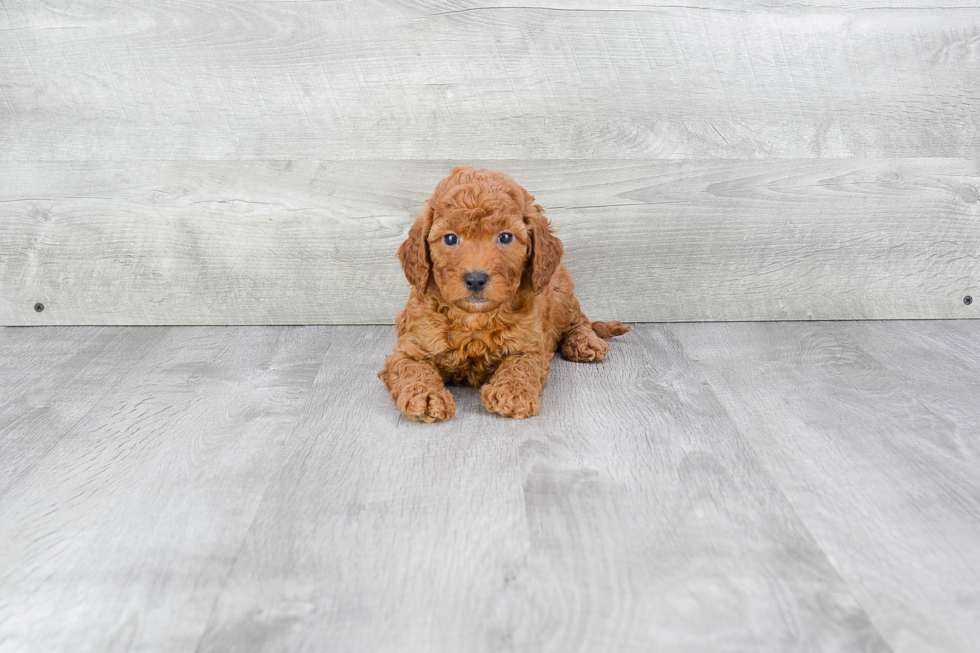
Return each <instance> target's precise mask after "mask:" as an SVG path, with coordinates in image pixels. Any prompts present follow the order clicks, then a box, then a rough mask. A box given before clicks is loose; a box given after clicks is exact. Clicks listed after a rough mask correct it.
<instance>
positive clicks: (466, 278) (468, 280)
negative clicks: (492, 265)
mask: <svg viewBox="0 0 980 653" xmlns="http://www.w3.org/2000/svg"><path fill="white" fill-rule="evenodd" d="M487 281H490V275H488V274H487V273H486V272H467V273H466V274H464V275H463V283H465V284H466V287H467V288H469V289H470V292H480V291H481V290H483V287H484V286H486V285H487Z"/></svg>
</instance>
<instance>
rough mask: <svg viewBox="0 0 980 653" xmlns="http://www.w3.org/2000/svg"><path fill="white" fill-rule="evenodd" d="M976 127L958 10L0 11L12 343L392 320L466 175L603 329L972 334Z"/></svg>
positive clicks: (972, 54)
mask: <svg viewBox="0 0 980 653" xmlns="http://www.w3.org/2000/svg"><path fill="white" fill-rule="evenodd" d="M978 107H980V6H976V5H973V6H970V3H962V2H960V1H959V0H955V1H954V0H935V1H932V2H929V3H928V4H927V5H926V6H924V5H923V4H921V3H912V2H908V1H907V0H874V1H873V2H871V1H868V0H856V1H854V2H849V1H846V0H845V1H841V0H826V1H825V0H805V1H804V2H796V1H794V2H782V1H781V0H777V1H776V2H771V3H765V4H763V3H755V2H732V1H731V0H695V1H693V2H690V3H687V4H676V3H674V2H671V3H658V1H657V0H653V1H652V2H651V1H646V2H644V3H643V4H633V3H631V2H625V1H624V2H611V1H607V0H569V1H568V2H544V3H537V4H535V5H534V6H528V5H524V4H520V3H516V2H510V1H509V0H503V1H501V0H493V2H489V1H484V2H481V1H478V0H431V1H422V2H381V3H379V2H371V1H361V0H358V1H354V2H347V1H343V0H340V1H337V2H313V1H297V2H285V1H283V2H278V1H273V0H258V1H239V2H215V1H208V0H201V1H198V2H165V3H150V2H146V3H142V2H120V1H117V0H90V1H85V0H81V1H72V2H67V1H64V2H58V1H53V0H52V1H47V2H41V1H26V0H24V1H18V0H0V323H2V324H11V325H28V324H294V323H387V322H391V321H392V320H393V318H394V316H395V314H396V313H397V311H398V310H399V308H400V307H401V306H402V305H403V303H404V301H405V298H406V296H407V283H406V282H405V280H404V278H403V277H402V275H401V273H400V270H399V269H398V266H397V262H396V260H395V259H394V253H395V250H396V248H397V246H398V244H399V242H400V241H401V240H402V239H403V238H404V235H405V234H406V232H407V229H408V226H409V224H410V223H411V221H412V219H413V218H414V215H415V213H416V211H417V209H418V206H419V204H420V203H421V201H422V200H423V199H425V198H426V197H427V196H428V195H429V194H430V192H431V189H432V187H433V186H434V185H435V183H436V182H437V181H438V180H439V179H440V178H441V177H442V176H444V175H445V173H446V172H447V171H448V169H449V168H450V167H451V166H452V165H456V164H476V165H482V166H486V167H492V168H496V169H501V170H505V171H507V172H509V173H511V174H513V175H514V176H515V178H516V179H517V180H518V181H519V182H521V183H522V184H523V185H524V186H526V187H527V188H528V189H529V190H530V191H531V192H532V193H533V194H535V195H536V196H537V198H538V201H539V202H541V203H542V204H543V205H544V206H545V208H546V210H547V212H548V214H549V216H550V217H551V218H552V219H553V220H554V221H555V222H556V223H557V224H558V225H559V227H560V228H561V235H562V238H563V240H564V241H565V244H566V249H567V259H566V262H567V264H568V266H569V268H570V270H571V271H572V273H573V276H574V278H575V280H576V283H577V285H578V289H579V294H580V297H581V299H582V303H583V305H584V307H585V309H586V310H587V312H588V313H589V314H590V315H591V316H593V317H594V318H596V319H601V318H608V319H612V318H615V319H623V320H631V321H646V320H650V321H685V320H766V319H862V318H951V317H977V316H978V314H980V264H978V258H980V228H978V227H980V202H978V194H980V109H978ZM967 295H970V296H976V297H977V299H978V301H977V302H974V303H973V304H971V305H967V304H966V303H965V302H964V297H965V296H967ZM39 302H40V303H43V304H44V306H45V309H44V311H43V312H36V311H35V308H34V306H35V304H37V303H39Z"/></svg>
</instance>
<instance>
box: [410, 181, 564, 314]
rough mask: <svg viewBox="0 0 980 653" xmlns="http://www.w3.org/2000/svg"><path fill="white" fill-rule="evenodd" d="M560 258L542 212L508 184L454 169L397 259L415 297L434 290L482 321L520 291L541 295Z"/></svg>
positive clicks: (515, 186)
mask: <svg viewBox="0 0 980 653" xmlns="http://www.w3.org/2000/svg"><path fill="white" fill-rule="evenodd" d="M562 252H563V248H562V244H561V241H560V240H558V239H557V238H556V237H555V236H554V233H553V232H552V228H551V225H550V223H549V222H548V220H547V219H546V218H545V217H544V214H543V212H542V209H541V207H540V206H539V205H537V204H535V203H534V197H533V196H531V195H530V194H528V192H527V191H526V190H524V189H523V188H522V187H521V186H519V185H518V184H517V183H516V182H515V181H514V180H513V179H511V178H510V177H509V176H508V175H505V174H504V173H502V172H495V171H493V170H476V169H475V168H471V167H460V168H453V170H452V171H451V172H450V174H449V176H448V177H446V178H445V179H443V180H442V181H441V182H439V184H438V186H436V190H435V193H433V195H432V197H431V198H430V199H428V200H426V201H425V202H424V203H423V204H422V211H421V212H420V213H419V216H418V218H416V220H415V223H414V224H413V225H412V228H411V229H409V232H408V238H406V240H405V242H403V243H402V245H401V247H399V248H398V258H399V260H400V261H401V264H402V269H403V270H404V271H405V277H406V278H407V279H408V282H409V283H410V284H412V285H413V286H415V288H416V289H417V290H418V291H419V292H429V291H430V289H431V287H432V285H433V284H434V285H435V287H436V290H438V292H439V295H440V296H441V297H442V299H443V300H444V301H445V302H447V303H449V304H452V305H453V306H456V307H457V308H459V309H461V310H463V311H467V312H469V313H485V312H489V311H492V310H494V309H496V308H498V307H499V306H501V305H502V304H505V303H507V302H508V301H509V300H510V299H511V298H513V297H514V295H515V294H516V293H517V291H518V290H519V289H520V288H521V287H522V286H523V285H526V287H527V288H528V289H529V290H530V291H531V292H533V293H540V292H542V291H543V290H544V288H545V287H546V286H547V285H548V282H549V280H550V279H551V276H552V274H554V271H555V269H556V268H557V267H558V265H559V263H560V261H561V257H562Z"/></svg>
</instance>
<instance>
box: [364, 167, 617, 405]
mask: <svg viewBox="0 0 980 653" xmlns="http://www.w3.org/2000/svg"><path fill="white" fill-rule="evenodd" d="M563 252H564V250H563V248H562V244H561V241H560V240H558V238H556V237H555V235H554V233H553V230H552V227H551V224H550V223H549V222H548V220H547V219H546V218H545V217H544V214H543V212H542V208H541V207H540V206H539V205H537V204H535V203H534V197H532V196H531V195H529V194H528V192H527V191H526V190H524V189H523V188H522V187H521V186H519V185H518V184H517V183H516V182H515V181H514V180H513V179H511V178H510V177H509V176H508V175H505V174H503V173H501V172H494V171H492V170H476V169H474V168H471V167H462V168H453V170H452V171H451V172H450V174H449V176H448V177H446V178H445V179H443V180H442V181H441V182H439V184H438V186H436V189H435V192H434V193H433V194H432V197H431V198H429V199H428V200H426V201H425V202H424V204H423V206H422V211H421V213H420V214H419V216H418V218H417V219H416V220H415V224H413V225H412V228H411V229H410V230H409V232H408V239H407V240H405V242H404V243H402V245H401V247H400V248H399V249H398V258H399V259H400V260H401V264H402V268H403V269H404V271H405V276H406V277H407V278H408V282H409V283H410V284H411V285H412V290H411V295H410V297H409V300H408V304H407V305H406V306H405V310H403V311H402V312H401V313H400V314H399V315H398V319H397V320H396V321H395V325H396V329H397V332H398V344H397V345H396V346H395V351H394V352H393V353H392V354H391V355H390V356H388V357H387V358H386V359H385V364H384V368H382V370H381V371H380V372H379V373H378V377H379V378H380V379H381V380H382V381H383V382H384V384H385V386H386V387H387V388H388V390H390V391H391V397H392V399H394V400H395V403H396V404H397V405H398V409H399V410H400V411H401V412H403V413H404V414H405V415H407V416H408V417H411V418H412V419H416V420H421V421H423V422H434V421H438V420H447V419H450V418H451V417H452V416H453V414H454V413H455V412H456V405H455V403H454V402H453V396H452V394H451V393H450V392H449V391H448V390H447V389H446V383H454V384H463V383H468V384H470V385H472V386H475V387H478V388H481V390H480V398H481V399H482V401H483V405H484V406H485V407H486V408H487V410H490V411H492V412H494V413H499V414H500V415H504V416H507V417H517V418H521V417H531V416H532V415H537V413H538V411H539V410H540V408H541V393H542V390H543V388H544V384H545V382H546V381H547V379H548V373H549V372H550V371H551V364H550V361H551V357H552V356H553V355H554V353H555V350H556V349H557V348H558V347H559V346H560V347H561V353H562V355H563V356H564V357H565V358H567V359H569V360H572V361H600V360H602V359H603V358H604V357H605V355H606V354H608V353H609V345H607V344H606V343H605V342H603V341H602V340H601V338H610V337H612V336H618V335H620V334H623V333H626V332H627V331H630V327H628V326H624V325H623V324H622V322H591V323H590V322H589V319H588V318H587V317H586V316H585V314H584V313H582V310H581V309H580V308H579V303H578V300H577V299H576V298H575V294H574V292H573V286H572V279H571V277H570V276H569V274H568V271H567V270H566V269H565V266H564V265H562V263H561V257H562V254H563Z"/></svg>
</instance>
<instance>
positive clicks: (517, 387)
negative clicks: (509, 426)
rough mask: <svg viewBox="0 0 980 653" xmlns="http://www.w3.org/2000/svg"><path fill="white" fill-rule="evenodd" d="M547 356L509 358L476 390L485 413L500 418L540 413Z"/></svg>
mask: <svg viewBox="0 0 980 653" xmlns="http://www.w3.org/2000/svg"><path fill="white" fill-rule="evenodd" d="M550 360H551V354H544V353H528V354H513V355H511V356H508V357H507V358H505V359H504V360H503V361H501V362H500V366H499V367H498V368H497V371H496V372H494V373H493V376H491V377H490V380H489V381H487V382H486V384H485V385H484V386H483V387H482V388H481V389H480V399H482V400H483V405H484V406H486V408H487V410H489V411H491V412H494V413H499V414H501V415H503V416H504V417H516V418H522V417H532V416H534V415H537V414H538V411H539V410H541V393H542V391H543V390H544V384H545V382H547V380H548V374H549V373H550V372H551V363H550V362H549V361H550Z"/></svg>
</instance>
